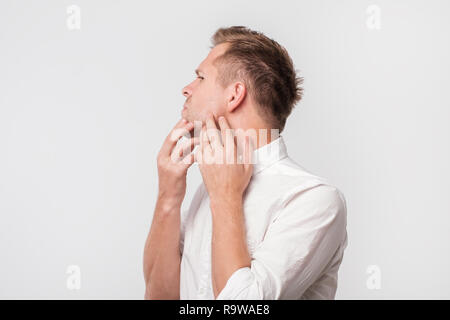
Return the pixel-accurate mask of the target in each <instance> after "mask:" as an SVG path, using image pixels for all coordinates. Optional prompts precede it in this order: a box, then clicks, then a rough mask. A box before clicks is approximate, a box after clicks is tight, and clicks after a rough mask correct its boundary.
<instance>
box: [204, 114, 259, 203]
mask: <svg viewBox="0 0 450 320" xmlns="http://www.w3.org/2000/svg"><path fill="white" fill-rule="evenodd" d="M218 123H219V127H220V131H219V129H218V128H217V126H216V123H215V119H214V116H213V115H212V114H210V115H209V116H208V119H207V120H206V128H202V132H201V136H200V139H201V142H200V148H199V149H198V150H197V152H196V154H195V157H196V160H197V162H198V163H199V168H200V171H201V174H202V177H203V182H204V183H205V186H206V189H207V191H208V194H209V196H210V199H216V198H217V197H220V198H242V196H243V194H244V191H245V189H246V188H247V186H248V183H249V182H250V178H251V176H252V172H253V165H252V154H253V146H252V143H251V142H250V139H249V137H248V136H244V137H237V139H238V144H236V142H235V140H234V134H233V131H232V129H231V128H230V126H229V124H228V122H227V120H226V119H225V117H219V120H218ZM239 139H242V140H243V141H241V140H239ZM238 146H242V150H238ZM239 151H241V152H239ZM240 153H242V154H241V155H240ZM240 156H242V158H240Z"/></svg>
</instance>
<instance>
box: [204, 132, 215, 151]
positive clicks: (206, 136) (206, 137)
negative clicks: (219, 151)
mask: <svg viewBox="0 0 450 320" xmlns="http://www.w3.org/2000/svg"><path fill="white" fill-rule="evenodd" d="M201 144H202V152H203V153H205V152H210V153H212V151H213V150H212V148H211V145H210V143H209V138H208V135H207V133H206V128H202V133H201Z"/></svg>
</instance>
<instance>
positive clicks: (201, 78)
mask: <svg viewBox="0 0 450 320" xmlns="http://www.w3.org/2000/svg"><path fill="white" fill-rule="evenodd" d="M197 79H200V80H203V79H205V78H203V77H202V76H198V77H197Z"/></svg>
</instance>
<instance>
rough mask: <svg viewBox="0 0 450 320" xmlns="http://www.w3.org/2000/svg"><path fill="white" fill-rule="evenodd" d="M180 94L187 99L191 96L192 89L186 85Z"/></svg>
mask: <svg viewBox="0 0 450 320" xmlns="http://www.w3.org/2000/svg"><path fill="white" fill-rule="evenodd" d="M182 94H183V96H185V97H186V98H188V97H189V96H190V95H191V94H192V89H191V88H190V86H189V85H187V86H186V87H184V88H183V90H182Z"/></svg>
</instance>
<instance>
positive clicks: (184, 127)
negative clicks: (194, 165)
mask: <svg viewBox="0 0 450 320" xmlns="http://www.w3.org/2000/svg"><path fill="white" fill-rule="evenodd" d="M193 128H194V124H193V123H192V122H185V120H184V119H181V120H180V121H179V122H178V123H177V124H176V125H175V127H174V128H173V129H172V130H171V131H170V133H169V135H168V136H167V137H166V139H165V140H164V143H163V146H162V147H161V154H163V155H165V156H169V155H170V154H171V152H172V149H173V148H174V147H175V145H176V144H177V142H178V140H179V139H180V138H181V137H182V136H184V135H186V134H189V132H190V131H191V130H192V129H193Z"/></svg>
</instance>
